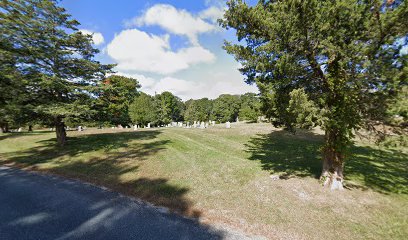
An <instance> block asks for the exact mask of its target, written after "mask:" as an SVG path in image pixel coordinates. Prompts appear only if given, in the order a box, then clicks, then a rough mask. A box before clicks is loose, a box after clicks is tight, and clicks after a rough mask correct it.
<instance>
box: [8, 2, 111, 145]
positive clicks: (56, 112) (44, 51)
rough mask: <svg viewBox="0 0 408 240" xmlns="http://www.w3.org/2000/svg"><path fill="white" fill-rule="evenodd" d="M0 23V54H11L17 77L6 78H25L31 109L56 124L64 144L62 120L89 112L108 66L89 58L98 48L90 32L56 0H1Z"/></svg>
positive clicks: (58, 135) (58, 138)
mask: <svg viewBox="0 0 408 240" xmlns="http://www.w3.org/2000/svg"><path fill="white" fill-rule="evenodd" d="M0 24H1V32H0V34H1V43H2V45H1V48H2V49H1V54H2V56H3V54H4V55H7V56H12V58H13V60H14V61H15V64H14V65H13V66H14V68H15V69H17V71H18V73H19V78H21V79H17V78H16V77H14V76H12V77H10V79H13V81H16V82H20V83H22V82H21V81H22V80H24V81H25V82H24V90H25V92H26V93H27V97H28V99H29V100H30V102H31V103H32V105H33V109H32V111H33V112H35V115H36V117H38V118H39V119H41V120H42V121H44V122H50V123H52V125H54V126H55V128H56V134H57V141H58V144H59V145H64V144H65V141H66V133H65V128H64V122H63V119H64V118H66V117H70V116H76V117H78V116H83V115H89V110H90V101H89V99H90V94H89V93H90V92H91V91H92V90H93V87H95V86H96V83H97V82H99V81H100V80H101V79H103V78H104V77H105V74H106V73H108V72H110V71H111V68H112V67H113V65H103V64H100V63H99V62H97V61H95V60H93V57H94V55H95V54H97V53H98V50H97V49H95V48H93V46H92V38H91V36H90V35H84V34H82V33H81V32H80V31H78V29H77V26H78V25H79V23H78V22H77V21H76V20H74V19H72V18H71V16H70V15H69V14H67V13H66V11H65V9H64V8H61V7H59V6H58V5H57V1H56V0H15V1H9V0H3V1H1V2H0ZM3 71H5V72H3ZM8 73H9V71H8V70H7V69H2V74H8Z"/></svg>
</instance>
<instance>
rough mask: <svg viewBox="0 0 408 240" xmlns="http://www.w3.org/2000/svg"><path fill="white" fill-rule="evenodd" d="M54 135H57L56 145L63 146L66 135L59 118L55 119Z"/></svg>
mask: <svg viewBox="0 0 408 240" xmlns="http://www.w3.org/2000/svg"><path fill="white" fill-rule="evenodd" d="M55 133H56V134H57V143H58V145H60V146H64V145H65V142H66V138H67V133H66V132H65V126H64V122H62V118H60V117H58V118H56V119H55Z"/></svg>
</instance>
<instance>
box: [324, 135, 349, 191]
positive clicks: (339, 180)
mask: <svg viewBox="0 0 408 240" xmlns="http://www.w3.org/2000/svg"><path fill="white" fill-rule="evenodd" d="M335 137H336V134H335V133H334V132H331V131H327V130H326V136H325V141H326V142H325V146H324V149H323V169H322V174H321V176H320V180H321V181H322V182H323V186H325V187H329V188H330V189H331V190H343V177H344V176H343V166H344V155H343V154H342V153H341V152H339V151H338V150H337V149H336V147H334V144H333V143H334V141H335V139H334V138H335Z"/></svg>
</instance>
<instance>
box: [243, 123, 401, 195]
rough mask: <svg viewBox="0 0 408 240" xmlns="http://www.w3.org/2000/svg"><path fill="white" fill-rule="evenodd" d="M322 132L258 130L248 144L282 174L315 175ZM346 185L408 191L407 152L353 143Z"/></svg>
mask: <svg viewBox="0 0 408 240" xmlns="http://www.w3.org/2000/svg"><path fill="white" fill-rule="evenodd" d="M322 144H323V136H322V135H317V134H314V133H312V132H310V131H300V132H299V133H298V134H296V135H293V134H290V133H288V132H286V131H283V130H280V131H274V132H272V133H270V134H258V135H257V136H256V137H253V138H252V139H251V140H250V141H249V142H248V144H247V145H246V147H247V150H246V151H247V152H249V153H250V154H251V155H250V157H249V159H250V160H254V161H260V163H261V164H262V168H263V169H264V170H266V171H269V172H273V173H278V174H280V178H282V179H286V178H290V177H308V176H309V177H314V178H318V177H319V176H320V173H321V167H322V162H321V152H320V147H321V145H322ZM345 179H346V187H349V188H360V189H363V190H364V189H368V188H370V189H373V190H374V191H377V192H381V193H403V194H408V154H405V153H403V152H400V151H397V150H391V149H378V148H373V147H369V146H352V147H351V155H350V156H349V157H348V159H347V160H346V163H345Z"/></svg>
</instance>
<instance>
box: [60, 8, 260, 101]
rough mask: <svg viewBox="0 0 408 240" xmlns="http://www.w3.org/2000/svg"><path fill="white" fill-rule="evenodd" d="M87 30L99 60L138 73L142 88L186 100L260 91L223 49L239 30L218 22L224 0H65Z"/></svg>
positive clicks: (127, 72) (129, 73)
mask: <svg viewBox="0 0 408 240" xmlns="http://www.w3.org/2000/svg"><path fill="white" fill-rule="evenodd" d="M61 5H62V6H63V7H64V8H66V9H67V11H68V12H69V13H70V14H71V15H72V16H73V18H75V19H77V20H78V21H79V22H80V23H81V26H80V29H81V31H83V32H85V33H92V34H93V40H94V44H95V46H96V47H97V48H99V49H100V50H101V53H100V54H98V56H97V59H98V60H100V61H102V62H103V63H117V64H118V65H117V67H116V68H115V70H116V71H117V72H118V74H121V75H125V76H131V77H134V78H137V79H138V80H139V82H140V83H141V85H142V91H144V92H146V93H149V94H154V93H155V92H156V93H160V92H163V91H170V92H172V93H174V94H175V95H177V96H179V97H181V98H182V99H183V100H188V99H190V98H194V99H197V98H202V97H208V98H216V97H217V96H218V95H220V94H222V93H230V94H240V93H245V92H257V88H256V87H255V86H250V85H247V84H245V83H244V81H243V76H242V75H241V74H240V73H239V71H238V70H237V68H238V66H239V65H238V63H237V62H236V61H235V60H234V58H233V57H232V56H230V55H228V54H227V53H226V52H225V51H224V50H223V49H222V45H223V41H224V39H227V40H234V39H235V37H234V32H233V31H226V30H224V29H221V28H220V27H219V26H218V25H217V23H216V20H217V18H220V17H221V16H222V13H223V9H224V8H225V5H224V1H219V0H194V1H191V0H163V1H156V0H150V1H149V0H98V1H96V0H63V1H62V2H61Z"/></svg>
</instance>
